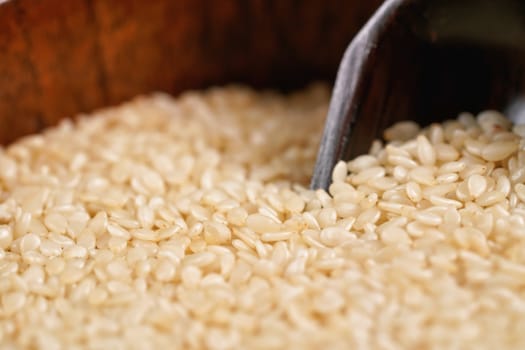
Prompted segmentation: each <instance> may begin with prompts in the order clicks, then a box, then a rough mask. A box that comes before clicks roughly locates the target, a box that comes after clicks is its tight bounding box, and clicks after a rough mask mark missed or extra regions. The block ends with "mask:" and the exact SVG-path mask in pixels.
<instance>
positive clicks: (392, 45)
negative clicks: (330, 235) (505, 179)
mask: <svg viewBox="0 0 525 350" xmlns="http://www.w3.org/2000/svg"><path fill="white" fill-rule="evenodd" d="M524 92H525V1H523V0H387V1H385V2H384V3H383V5H382V6H381V7H380V8H379V9H378V10H377V12H376V13H375V14H374V15H373V16H372V18H371V19H370V20H369V21H368V23H367V24H366V25H365V26H364V27H363V29H362V30H361V31H360V32H359V33H358V35H357V36H356V37H355V38H354V39H353V41H352V42H351V44H350V46H349V47H348V48H347V50H346V52H345V55H344V57H343V59H342V62H341V64H340V66H339V72H338V75H337V80H336V84H335V87H334V91H333V95H332V100H331V103H330V108H329V112H328V117H327V120H326V125H325V130H324V134H323V137H322V141H321V146H320V149H319V153H318V158H317V163H316V166H315V170H314V174H313V178H312V183H311V186H312V188H325V189H326V188H328V186H329V184H330V182H331V172H332V169H333V167H334V165H335V164H336V163H337V161H339V160H341V159H344V160H347V159H351V158H353V157H355V156H357V155H359V154H363V153H366V152H367V150H368V149H369V147H370V145H371V143H372V141H373V140H374V139H375V138H380V137H381V135H382V132H383V130H384V129H385V128H386V127H388V126H390V125H391V124H393V123H395V122H396V121H399V120H406V119H412V120H415V121H417V122H419V123H420V124H422V125H427V124H429V123H431V122H434V121H440V120H443V119H448V118H454V117H456V116H457V114H458V113H460V112H462V111H470V112H473V113H477V112H479V111H481V110H483V109H499V110H505V111H507V113H508V115H509V117H510V118H511V119H515V118H519V115H520V113H521V114H523V109H522V108H519V107H520V106H523V105H524V103H523V100H522V99H523V95H524ZM516 106H517V107H518V108H516Z"/></svg>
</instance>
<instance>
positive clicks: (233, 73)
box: [0, 0, 381, 143]
mask: <svg viewBox="0 0 525 350" xmlns="http://www.w3.org/2000/svg"><path fill="white" fill-rule="evenodd" d="M380 2H381V0H367V1H361V0H334V1H323V0H304V1H300V0H253V1H252V0H248V1H247V0H209V1H206V0H171V1H170V0H148V1H146V0H68V1H64V0H10V1H8V2H6V3H3V4H1V5H0V26H1V30H0V143H6V142H10V141H12V140H14V139H16V138H17V137H19V136H21V135H25V134H28V133H32V132H35V131H37V130H39V129H41V128H42V127H44V126H46V125H51V124H54V123H56V121H57V120H58V119H59V118H62V117H66V116H71V115H74V114H76V113H78V112H88V111H90V110H93V109H94V108H98V107H101V106H105V105H111V104H115V103H118V102H120V101H123V100H125V99H128V98H131V97H133V96H134V95H137V94H140V93H145V92H148V91H152V90H163V91H168V92H171V93H178V92H180V91H182V90H184V89H188V88H201V87H206V86H209V85H213V84H222V83H226V82H245V83H249V84H252V85H255V86H271V87H279V88H288V87H294V86H300V85H302V84H304V83H306V82H308V81H311V80H314V79H332V78H333V77H334V75H335V72H336V69H337V65H338V62H339V60H340V58H341V54H342V52H343V50H344V48H345V47H346V45H347V44H348V42H349V41H350V39H351V38H352V37H353V35H354V34H355V33H356V32H357V30H358V29H359V28H360V26H361V25H362V24H363V23H364V22H365V21H366V19H367V18H368V17H369V16H370V15H371V13H372V12H373V10H374V9H375V8H376V7H377V6H378V5H379V3H380Z"/></svg>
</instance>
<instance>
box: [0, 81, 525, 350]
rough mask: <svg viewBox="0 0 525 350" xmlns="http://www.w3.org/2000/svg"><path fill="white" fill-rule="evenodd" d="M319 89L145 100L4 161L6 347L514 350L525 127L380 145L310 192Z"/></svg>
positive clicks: (485, 116) (63, 129)
mask: <svg viewBox="0 0 525 350" xmlns="http://www.w3.org/2000/svg"><path fill="white" fill-rule="evenodd" d="M328 99H329V91H328V89H327V88H326V87H324V86H313V87H311V88H309V89H307V90H305V91H302V92H298V93H295V94H293V95H290V96H281V95H278V94H275V93H269V92H266V93H263V92H254V91H252V90H249V89H247V88H242V87H227V88H217V89H211V90H209V91H206V92H189V93H186V94H184V95H182V96H180V97H179V98H177V99H173V98H171V97H169V96H166V95H162V94H156V95H151V96H149V97H142V98H137V99H135V100H133V101H131V102H129V103H126V104H124V105H121V106H118V107H114V108H109V109H105V110H102V111H99V112H96V113H94V115H92V116H90V117H89V118H85V117H80V118H78V120H77V121H76V122H71V121H66V122H63V123H62V124H61V125H59V126H58V127H55V128H51V129H48V130H46V131H44V132H43V133H42V134H40V135H34V136H30V137H26V138H23V139H21V140H19V141H18V142H16V143H15V144H12V145H10V146H9V147H6V148H3V149H0V296H1V297H0V299H1V300H0V344H2V347H3V348H6V349H19V348H27V349H33V348H36V349H50V350H52V349H175V348H179V349H191V348H207V349H310V348H311V349H470V348H471V349H524V348H525V185H524V184H523V182H524V180H525V151H524V149H525V141H524V140H523V137H525V126H513V125H512V124H511V123H509V122H508V121H507V120H506V119H505V118H504V117H503V116H501V115H500V114H499V113H497V112H492V111H487V112H483V113H481V114H480V115H478V116H477V117H474V116H472V115H470V114H462V115H460V116H459V118H458V119H457V120H450V121H446V122H444V123H443V124H433V125H431V126H429V127H427V128H425V129H420V128H419V126H417V125H415V124H413V123H411V122H403V123H399V124H396V125H395V126H393V127H392V128H390V129H388V130H387V131H386V132H385V139H386V140H387V141H388V143H387V144H385V145H383V144H382V143H380V142H375V143H374V144H373V145H372V147H371V150H370V154H368V155H363V156H360V157H358V158H356V159H354V160H352V161H350V162H348V163H345V162H340V163H339V164H337V166H336V167H335V169H334V172H333V184H332V185H331V186H330V189H329V191H328V192H325V191H321V190H319V191H311V190H308V189H307V188H306V186H307V183H308V179H309V176H310V174H311V171H312V167H313V161H314V158H315V155H316V151H317V145H318V140H319V139H320V132H321V130H322V123H323V119H324V115H325V113H326V109H327V102H328Z"/></svg>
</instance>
